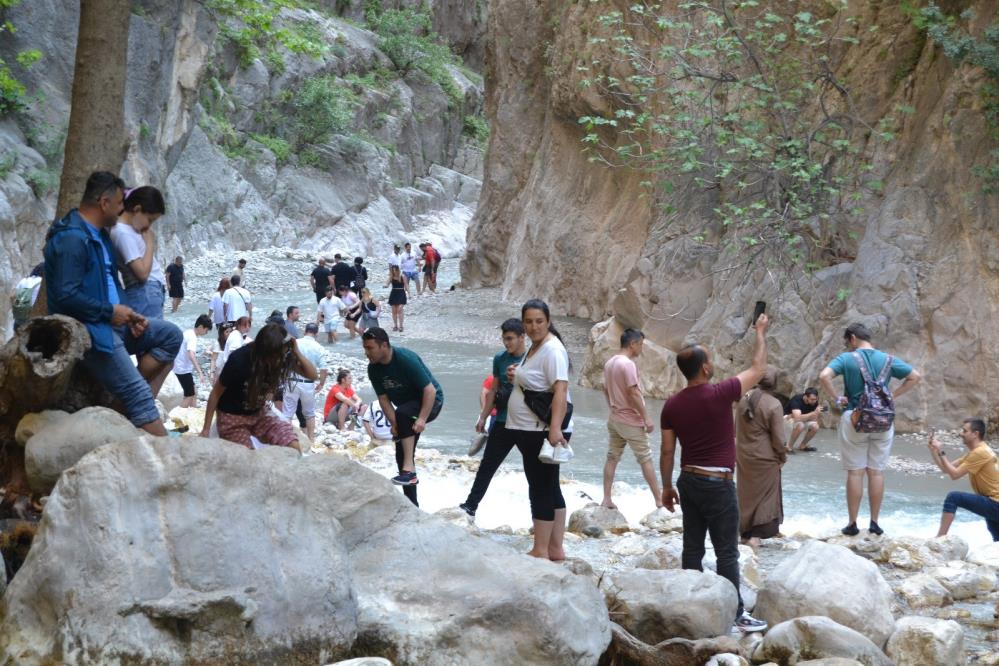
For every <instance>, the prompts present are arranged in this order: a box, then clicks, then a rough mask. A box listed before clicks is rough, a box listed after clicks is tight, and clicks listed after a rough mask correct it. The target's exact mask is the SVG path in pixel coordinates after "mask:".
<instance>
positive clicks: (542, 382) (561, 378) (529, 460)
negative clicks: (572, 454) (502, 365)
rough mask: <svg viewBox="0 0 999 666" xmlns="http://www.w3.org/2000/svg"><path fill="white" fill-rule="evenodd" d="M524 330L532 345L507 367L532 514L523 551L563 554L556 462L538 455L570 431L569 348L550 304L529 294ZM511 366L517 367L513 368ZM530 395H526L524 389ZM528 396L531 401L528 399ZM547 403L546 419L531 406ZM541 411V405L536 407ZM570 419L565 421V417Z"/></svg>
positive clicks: (510, 414) (509, 421) (510, 415)
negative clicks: (554, 322)
mask: <svg viewBox="0 0 999 666" xmlns="http://www.w3.org/2000/svg"><path fill="white" fill-rule="evenodd" d="M520 313H521V321H522V323H523V324H524V333H525V334H526V335H527V337H528V338H530V340H531V348H530V349H528V350H527V352H526V353H525V354H524V359H523V360H522V361H521V362H520V363H518V364H517V365H516V366H510V368H508V370H507V373H508V376H509V375H510V374H512V375H513V377H512V378H511V379H512V383H513V387H514V388H513V392H512V393H511V394H510V401H509V403H508V404H507V415H506V428H507V431H508V434H509V437H510V438H511V439H512V440H513V442H514V443H515V444H516V446H517V449H519V450H520V453H521V455H522V456H523V459H524V474H525V476H527V488H528V495H529V497H530V502H531V519H532V521H533V522H534V544H533V546H532V547H531V550H530V551H529V552H528V553H527V554H528V555H530V556H531V557H539V558H542V559H548V560H552V561H560V560H564V559H565V550H564V549H563V547H562V539H563V537H564V535H565V498H564V497H563V496H562V489H561V487H560V486H559V478H558V473H559V462H568V458H565V459H560V460H559V461H558V462H555V458H554V456H552V457H550V458H546V459H545V460H544V461H543V460H542V459H541V456H542V449H543V447H544V445H545V444H546V443H547V444H549V445H550V447H549V448H550V449H552V450H563V451H564V450H566V449H567V447H566V446H565V445H566V444H568V441H569V438H570V437H571V430H572V423H571V420H570V419H567V417H568V416H569V415H570V414H571V411H570V405H571V403H572V399H571V398H570V396H569V353H568V352H567V351H566V349H565V345H563V344H562V336H561V335H559V333H558V331H557V330H556V329H555V327H554V326H553V325H552V323H551V314H550V312H549V309H548V304H547V303H545V302H544V301H542V300H540V299H531V300H529V301H527V302H526V303H524V305H523V306H522V307H521V309H520ZM514 368H515V369H514ZM529 394H530V395H531V396H533V397H532V398H530V399H529V398H528V397H527V396H528V395H529ZM529 400H530V402H529ZM542 401H544V402H546V403H547V404H548V413H549V414H548V416H549V418H548V420H547V421H544V420H542V418H541V416H539V415H538V414H537V413H535V411H534V409H532V406H531V405H533V406H534V407H535V408H538V407H540V405H539V404H538V403H539V402H542ZM539 411H541V410H539ZM567 420H568V421H569V422H568V423H567V422H566V421H567Z"/></svg>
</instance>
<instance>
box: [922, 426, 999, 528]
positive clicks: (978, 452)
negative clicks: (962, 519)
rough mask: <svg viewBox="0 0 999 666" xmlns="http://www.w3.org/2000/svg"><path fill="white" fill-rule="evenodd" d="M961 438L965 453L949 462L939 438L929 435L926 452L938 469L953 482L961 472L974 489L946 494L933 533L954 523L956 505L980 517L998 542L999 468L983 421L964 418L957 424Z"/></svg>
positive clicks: (958, 477)
mask: <svg viewBox="0 0 999 666" xmlns="http://www.w3.org/2000/svg"><path fill="white" fill-rule="evenodd" d="M961 441H962V442H964V446H965V447H967V449H968V452H967V453H966V454H964V455H963V456H961V457H960V458H958V459H957V460H955V461H954V462H953V463H952V462H950V461H949V460H947V457H946V455H945V452H944V450H943V444H941V442H940V440H939V439H937V438H936V436H935V435H932V434H931V435H930V441H929V444H928V446H929V449H930V455H931V456H933V462H935V463H936V464H937V467H939V468H940V471H941V472H943V473H944V474H946V475H947V476H949V477H950V478H952V479H954V480H955V481H956V480H957V479H960V478H961V477H963V476H965V475H967V476H969V477H970V479H971V489H972V490H974V491H975V492H973V493H966V492H961V491H959V490H953V491H951V492H949V493H947V497H946V498H945V499H944V503H943V512H942V513H941V514H940V529H939V530H938V531H937V536H938V537H939V536H945V535H946V534H947V531H948V530H949V529H950V525H951V523H953V522H954V514H955V513H957V510H958V508H959V507H960V508H962V509H967V510H968V511H970V512H972V513H974V514H976V515H979V516H981V517H982V518H984V519H985V526H986V527H987V528H988V530H989V534H991V535H992V540H993V541H999V469H997V468H996V454H995V452H994V451H993V450H992V448H991V447H990V446H989V445H988V444H987V443H986V442H985V421H983V420H982V419H974V418H973V419H965V420H964V422H962V423H961Z"/></svg>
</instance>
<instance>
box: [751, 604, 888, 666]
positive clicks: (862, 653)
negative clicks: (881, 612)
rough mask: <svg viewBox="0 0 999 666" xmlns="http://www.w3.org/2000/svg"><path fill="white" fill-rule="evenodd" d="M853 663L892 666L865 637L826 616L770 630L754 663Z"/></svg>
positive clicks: (795, 620)
mask: <svg viewBox="0 0 999 666" xmlns="http://www.w3.org/2000/svg"><path fill="white" fill-rule="evenodd" d="M826 658H841V659H853V660H856V661H858V662H860V663H861V664H864V666H892V662H891V660H890V659H889V658H888V657H886V656H885V654H884V653H883V652H881V649H880V648H879V647H878V646H877V645H875V644H874V643H872V642H871V641H870V639H868V638H867V637H866V636H864V635H863V634H861V633H859V632H856V631H854V630H853V629H850V628H849V627H844V626H843V625H841V624H838V623H836V622H834V621H832V620H830V619H829V618H827V617H824V616H805V617H799V618H795V619H793V620H788V621H787V622H781V623H780V624H778V625H777V626H773V627H770V630H769V631H768V632H767V634H766V636H764V637H763V642H762V643H760V645H759V647H757V648H756V651H755V652H754V653H753V659H754V660H755V661H765V660H771V661H776V662H779V663H781V664H794V663H800V662H801V661H802V660H806V659H826Z"/></svg>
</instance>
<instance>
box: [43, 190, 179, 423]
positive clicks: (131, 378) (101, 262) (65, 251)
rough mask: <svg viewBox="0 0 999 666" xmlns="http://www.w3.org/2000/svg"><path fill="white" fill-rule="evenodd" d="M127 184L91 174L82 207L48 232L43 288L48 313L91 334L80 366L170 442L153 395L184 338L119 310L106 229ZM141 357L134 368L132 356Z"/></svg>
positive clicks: (130, 416)
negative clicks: (69, 318) (70, 318)
mask: <svg viewBox="0 0 999 666" xmlns="http://www.w3.org/2000/svg"><path fill="white" fill-rule="evenodd" d="M124 187H125V185H124V183H123V182H122V181H121V179H120V178H118V177H117V176H115V175H114V174H112V173H108V172H107V171H98V172H96V173H93V174H91V175H90V178H88V179H87V184H86V187H85V189H84V193H83V199H82V200H81V201H80V207H79V208H74V209H73V210H71V211H69V213H67V214H66V217H64V218H62V219H61V220H59V221H58V222H55V223H54V224H53V225H52V226H51V227H50V228H49V231H48V235H47V236H46V243H45V288H46V296H47V298H48V306H49V310H50V311H51V312H52V314H61V315H66V316H68V317H72V318H73V319H76V320H78V321H79V322H81V323H82V324H83V325H84V326H86V327H87V331H88V332H89V333H90V340H91V346H90V349H89V350H87V352H86V353H85V354H84V356H83V361H82V363H83V366H84V367H85V368H86V370H87V372H88V373H89V374H90V376H91V377H93V379H94V380H95V381H97V382H98V383H99V384H101V385H102V386H104V388H106V389H107V390H108V392H110V393H111V395H113V396H114V397H115V398H117V400H118V402H119V403H120V407H121V408H122V410H123V411H124V413H125V415H126V416H127V417H128V419H129V421H131V422H132V423H133V424H134V425H136V426H138V427H140V428H142V429H143V430H145V431H146V432H148V433H150V434H152V435H160V436H166V429H165V428H164V427H163V422H162V421H161V420H160V415H159V411H158V410H157V409H156V401H155V397H156V394H157V393H158V392H159V390H160V386H162V385H163V380H164V379H165V378H166V375H167V373H168V372H170V370H171V368H173V361H174V358H176V356H177V352H178V350H179V349H180V344H181V341H182V340H183V335H182V333H181V332H180V329H179V328H177V327H176V326H175V325H173V324H171V323H169V322H166V321H163V320H162V319H147V318H145V317H143V316H142V315H140V314H138V313H137V312H135V311H134V310H132V308H130V307H128V306H126V305H122V304H121V294H122V290H121V286H120V285H119V283H118V272H117V270H116V269H115V264H114V256H115V255H114V248H113V246H112V245H111V237H110V235H109V233H108V230H109V229H110V228H111V227H113V226H114V224H115V222H117V221H118V216H119V215H120V214H121V212H122V209H123V208H124V196H123V195H124ZM130 354H135V355H136V356H137V357H138V358H139V367H138V368H136V367H135V365H134V364H133V363H132V360H131V359H130V358H129V355H130Z"/></svg>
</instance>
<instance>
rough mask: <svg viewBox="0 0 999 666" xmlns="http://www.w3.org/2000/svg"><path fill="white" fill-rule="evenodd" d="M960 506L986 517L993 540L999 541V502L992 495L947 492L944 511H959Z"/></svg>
mask: <svg viewBox="0 0 999 666" xmlns="http://www.w3.org/2000/svg"><path fill="white" fill-rule="evenodd" d="M958 507H960V508H962V509H966V510H968V511H970V512H971V513H973V514H975V515H976V516H981V517H982V518H984V519H985V526H986V527H988V528H989V534H991V535H992V540H993V541H999V502H997V501H995V500H994V499H992V498H991V497H985V496H984V495H978V494H976V493H965V492H961V491H960V490H954V491H951V492H949V493H947V497H946V498H945V499H944V503H943V512H944V513H957V509H958Z"/></svg>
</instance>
